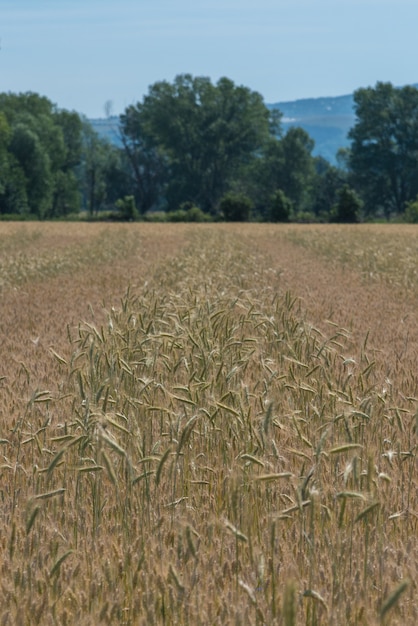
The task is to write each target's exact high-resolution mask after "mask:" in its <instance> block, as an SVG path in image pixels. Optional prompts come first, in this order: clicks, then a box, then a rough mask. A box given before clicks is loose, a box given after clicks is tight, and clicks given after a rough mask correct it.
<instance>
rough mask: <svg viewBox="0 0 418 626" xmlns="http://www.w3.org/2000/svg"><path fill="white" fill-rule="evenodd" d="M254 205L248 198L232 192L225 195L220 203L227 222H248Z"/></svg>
mask: <svg viewBox="0 0 418 626" xmlns="http://www.w3.org/2000/svg"><path fill="white" fill-rule="evenodd" d="M252 208H253V203H252V202H251V200H250V198H248V196H246V195H244V194H242V193H234V192H232V191H230V192H228V193H227V194H225V195H224V196H223V197H222V198H221V201H220V203H219V209H220V212H221V215H222V216H223V217H224V219H225V220H226V221H227V222H248V220H249V219H250V215H251V210H252Z"/></svg>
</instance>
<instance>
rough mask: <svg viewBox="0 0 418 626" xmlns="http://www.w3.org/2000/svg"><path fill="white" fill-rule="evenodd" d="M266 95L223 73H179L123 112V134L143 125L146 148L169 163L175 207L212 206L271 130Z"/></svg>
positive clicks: (170, 192) (170, 194) (171, 202)
mask: <svg viewBox="0 0 418 626" xmlns="http://www.w3.org/2000/svg"><path fill="white" fill-rule="evenodd" d="M269 121H270V115H269V111H268V109H267V108H266V106H265V105H264V103H263V100H262V97H261V96H260V95H259V94H258V93H256V92H253V91H250V90H249V89H248V88H246V87H241V86H236V85H235V84H234V83H233V82H232V81H231V80H229V79H227V78H221V79H220V80H219V81H218V82H217V83H216V85H213V84H212V83H211V81H210V80H209V79H208V78H204V77H197V78H194V77H192V76H191V75H190V74H184V75H179V76H177V77H176V79H175V80H174V82H173V83H172V84H170V83H168V82H166V81H162V82H157V83H155V84H154V85H152V86H151V87H150V89H149V93H148V95H146V96H145V98H144V99H143V102H142V103H138V104H137V105H136V106H135V107H130V108H129V109H128V110H127V111H126V113H125V115H124V116H123V117H122V126H123V129H124V132H125V135H126V136H128V137H130V138H131V137H133V136H134V134H133V133H134V129H135V128H136V129H139V131H140V134H141V139H142V141H143V142H144V146H145V147H146V148H148V149H149V148H151V147H152V148H154V149H156V150H158V152H159V154H162V155H163V156H164V158H165V160H166V163H167V165H168V166H169V168H170V176H169V184H168V187H167V199H168V203H169V206H172V207H173V208H176V207H177V206H179V205H180V204H181V203H182V202H185V201H191V202H193V203H195V204H196V205H198V206H200V207H201V208H202V209H204V210H205V211H214V209H215V207H216V205H217V203H218V201H219V199H220V198H221V196H222V195H223V194H224V193H225V192H226V191H227V190H228V187H229V184H230V181H231V179H232V178H233V177H234V175H235V174H236V172H237V170H238V169H239V168H240V166H242V165H243V164H245V163H246V162H248V160H249V159H251V158H253V157H254V155H255V154H256V153H257V151H258V150H259V149H260V148H261V147H262V145H263V144H264V142H265V141H266V139H267V138H268V136H269V134H270V130H271V129H270V125H269Z"/></svg>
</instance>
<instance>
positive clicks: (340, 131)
mask: <svg viewBox="0 0 418 626" xmlns="http://www.w3.org/2000/svg"><path fill="white" fill-rule="evenodd" d="M353 105H354V100H353V95H347V96H338V97H329V98H326V97H324V98H305V99H303V100H294V101H292V102H276V103H275V104H268V105H267V106H268V108H269V109H279V110H280V111H281V112H282V113H283V118H282V127H283V130H284V131H286V130H287V129H288V128H290V127H291V126H300V127H301V128H303V129H304V130H306V132H307V133H308V134H309V135H310V137H312V139H313V140H314V141H315V147H314V150H313V154H314V155H315V156H322V157H324V158H325V159H327V161H330V162H331V163H335V161H336V154H337V152H338V150H339V149H340V148H344V147H346V146H348V145H349V141H348V138H347V134H348V131H349V130H350V128H351V127H352V126H353V125H354V121H355V115H354V109H353Z"/></svg>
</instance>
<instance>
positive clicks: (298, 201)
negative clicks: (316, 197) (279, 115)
mask: <svg viewBox="0 0 418 626" xmlns="http://www.w3.org/2000/svg"><path fill="white" fill-rule="evenodd" d="M313 145H314V144H313V140H312V139H311V138H310V137H309V135H308V134H307V133H306V132H305V131H304V130H303V129H302V128H290V129H289V130H288V131H287V133H286V134H285V135H284V136H283V137H280V136H279V137H272V136H271V137H270V138H269V139H268V141H266V142H265V144H264V146H263V148H262V149H261V150H260V151H259V154H258V157H257V159H255V160H254V161H253V162H252V163H250V165H249V167H248V168H247V169H246V171H245V177H243V183H242V186H243V188H244V189H245V192H246V193H247V194H248V195H249V196H251V198H252V199H253V200H254V203H255V207H256V211H257V212H258V213H259V214H260V215H261V216H262V217H264V218H265V219H270V218H269V211H270V204H271V197H272V195H273V194H275V192H276V191H277V189H281V190H282V192H283V193H284V194H285V196H286V197H287V198H288V199H289V200H290V201H291V203H292V206H293V211H294V212H296V213H297V212H301V211H304V210H307V209H308V208H309V202H310V194H311V190H312V185H313V181H314V177H315V168H314V158H313V157H312V154H311V152H312V149H313Z"/></svg>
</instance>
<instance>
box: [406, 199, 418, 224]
mask: <svg viewBox="0 0 418 626" xmlns="http://www.w3.org/2000/svg"><path fill="white" fill-rule="evenodd" d="M404 219H405V222H408V223H409V224H418V196H417V197H416V198H415V200H411V201H410V202H407V203H406V208H405V214H404Z"/></svg>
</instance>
